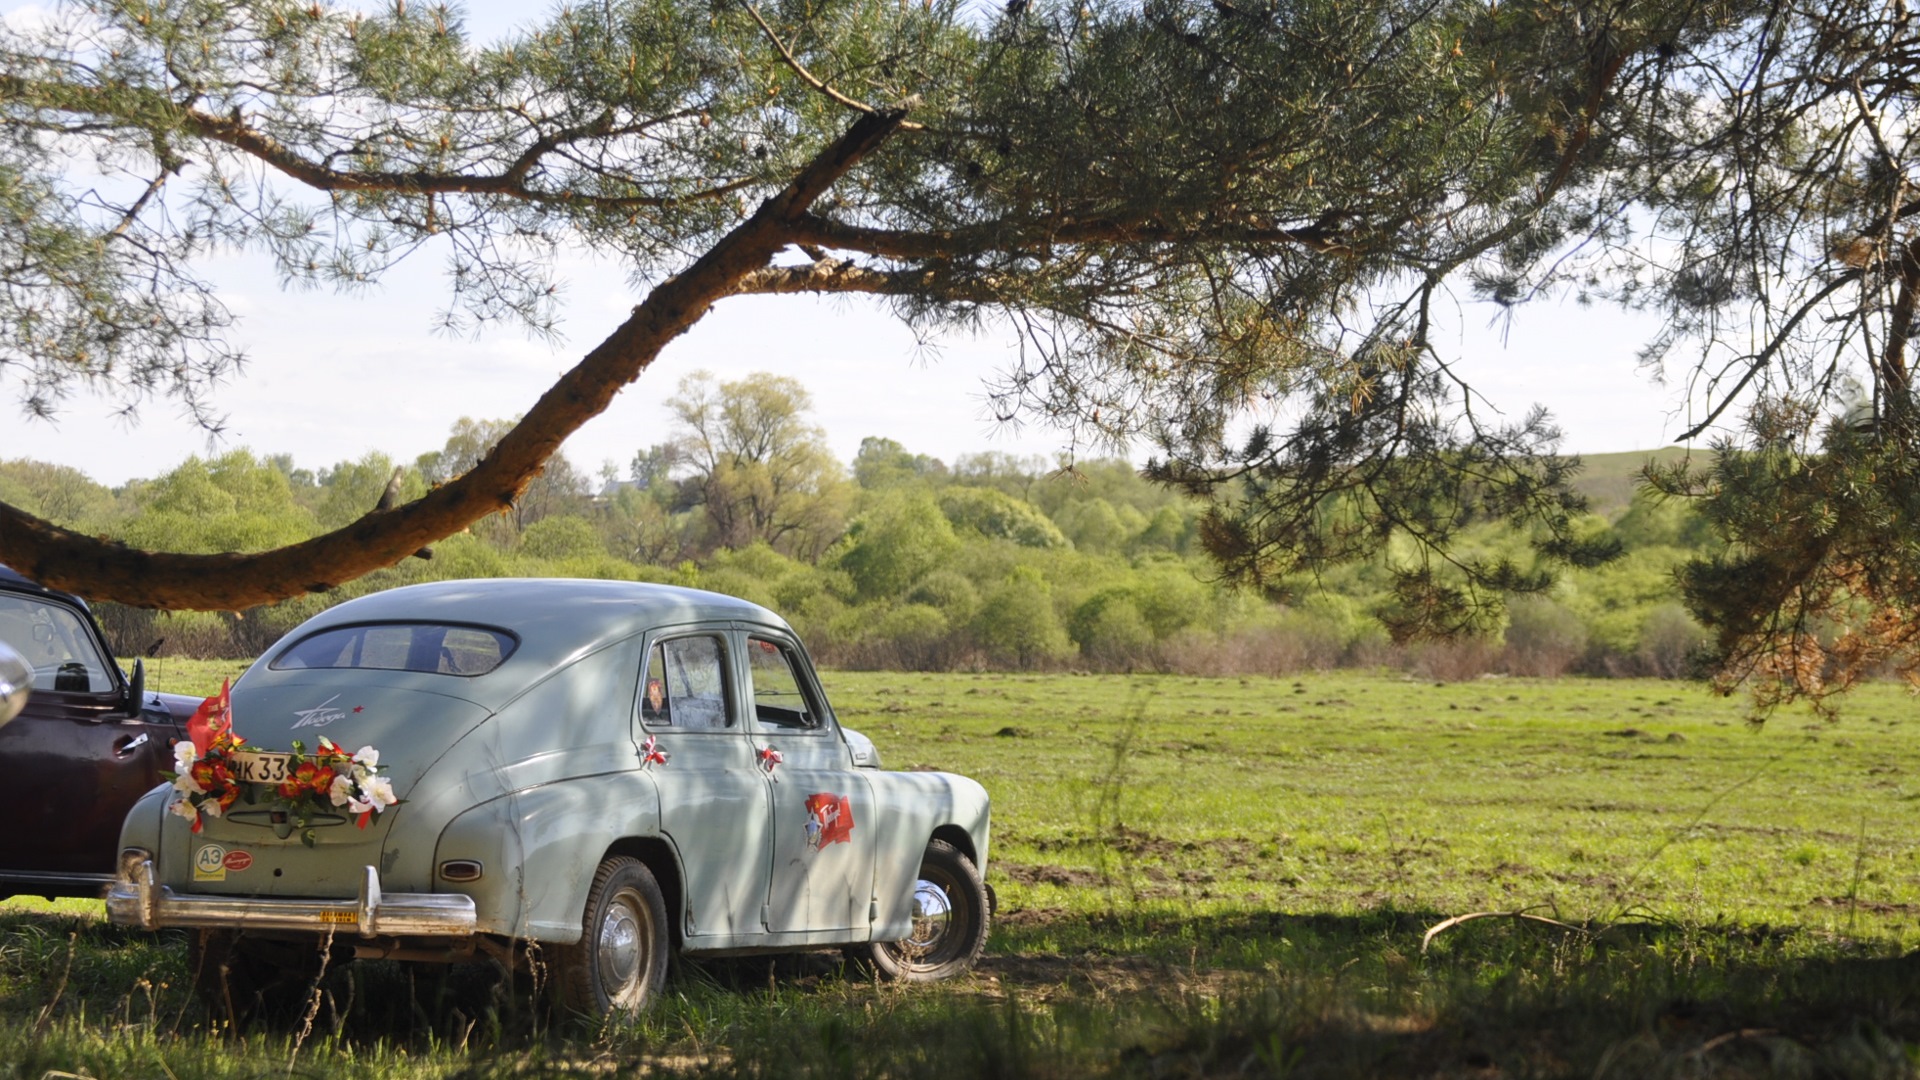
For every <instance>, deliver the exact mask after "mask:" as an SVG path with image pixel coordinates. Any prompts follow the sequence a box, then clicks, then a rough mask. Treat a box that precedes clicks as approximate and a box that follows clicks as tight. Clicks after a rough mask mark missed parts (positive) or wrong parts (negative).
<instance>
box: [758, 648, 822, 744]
mask: <svg viewBox="0 0 1920 1080" xmlns="http://www.w3.org/2000/svg"><path fill="white" fill-rule="evenodd" d="M747 670H748V671H749V672H750V673H751V674H752V676H753V713H754V718H755V719H756V720H758V721H759V722H760V725H761V726H762V727H774V728H790V729H801V728H811V727H818V726H819V725H820V711H819V710H818V709H817V708H815V707H814V704H813V698H812V695H811V694H809V693H808V692H807V688H806V686H805V684H804V683H802V682H801V681H800V672H799V664H798V662H797V661H796V659H795V657H794V655H793V651H792V650H791V649H790V648H789V647H787V646H786V645H784V644H782V643H780V642H777V641H769V640H767V639H766V638H757V637H750V638H748V639H747Z"/></svg>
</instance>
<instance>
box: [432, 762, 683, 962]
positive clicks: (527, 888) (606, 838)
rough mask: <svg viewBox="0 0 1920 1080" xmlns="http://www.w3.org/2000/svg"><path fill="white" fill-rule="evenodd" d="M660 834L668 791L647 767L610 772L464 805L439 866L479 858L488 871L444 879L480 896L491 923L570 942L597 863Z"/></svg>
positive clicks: (481, 925) (449, 888) (478, 904)
mask: <svg viewBox="0 0 1920 1080" xmlns="http://www.w3.org/2000/svg"><path fill="white" fill-rule="evenodd" d="M659 835H660V794H659V789H658V787H657V786H656V785H655V784H654V782H653V778H652V777H650V776H648V775H647V774H646V773H644V772H623V773H610V774H606V775H601V776H584V777H578V778H576V779H571V780H564V781H559V782H556V783H551V784H544V785H541V786H539V787H534V788H528V789H525V790H522V791H517V792H513V793H511V794H508V795H503V796H501V797H499V798H497V799H492V800H490V801H488V802H485V803H482V804H480V805H479V806H475V807H473V808H472V809H469V810H467V811H466V812H465V813H462V814H460V815H459V816H458V817H456V818H454V819H453V821H452V822H451V823H449V824H448V825H447V827H446V829H445V830H443V831H442V832H441V834H440V839H439V843H437V844H436V845H435V847H434V866H435V867H436V868H437V867H440V866H444V865H445V864H446V863H447V862H448V861H449V860H453V859H466V860H471V861H474V862H478V863H479V864H480V866H481V877H480V879H479V880H478V881H474V882H471V883H465V884H458V885H455V884H451V883H448V882H446V881H444V880H436V881H435V883H434V888H435V891H437V892H460V893H465V894H466V895H468V896H471V897H473V902H474V907H475V909H476V912H477V916H478V924H477V927H478V929H479V930H480V931H481V932H482V933H489V934H503V935H507V936H511V937H518V938H527V939H531V940H535V941H547V942H553V943H556V944H566V943H569V942H573V941H578V940H579V939H580V916H581V912H582V911H583V910H585V908H586V903H587V889H588V887H589V886H590V885H591V884H592V883H593V874H594V870H595V869H596V868H597V867H598V866H599V864H600V860H601V858H602V857H603V856H604V855H605V854H606V852H607V850H608V849H609V848H611V847H612V846H613V845H614V844H615V843H616V842H618V841H620V840H625V839H631V838H636V837H657V836H659Z"/></svg>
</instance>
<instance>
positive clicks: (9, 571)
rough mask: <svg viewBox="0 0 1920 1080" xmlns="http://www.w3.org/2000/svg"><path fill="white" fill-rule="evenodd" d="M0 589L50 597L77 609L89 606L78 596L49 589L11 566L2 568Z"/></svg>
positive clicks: (0, 567)
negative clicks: (63, 601)
mask: <svg viewBox="0 0 1920 1080" xmlns="http://www.w3.org/2000/svg"><path fill="white" fill-rule="evenodd" d="M0 589H5V590H7V591H9V592H30V593H38V594H39V595H41V596H50V597H54V598H56V599H59V600H65V601H66V602H67V603H70V604H73V605H75V606H77V607H82V608H84V607H86V606H87V602H86V601H85V600H82V599H80V598H79V597H78V596H75V595H74V594H72V593H70V592H61V591H60V590H59V589H49V588H47V587H46V586H45V585H42V584H40V583H39V582H37V581H35V580H33V579H32V578H30V577H27V576H26V575H24V574H22V573H20V572H19V571H17V570H15V569H13V568H12V567H10V566H0Z"/></svg>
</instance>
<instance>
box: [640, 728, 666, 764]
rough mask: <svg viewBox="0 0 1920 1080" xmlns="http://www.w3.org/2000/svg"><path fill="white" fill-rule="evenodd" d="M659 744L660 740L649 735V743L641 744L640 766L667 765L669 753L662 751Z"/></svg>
mask: <svg viewBox="0 0 1920 1080" xmlns="http://www.w3.org/2000/svg"><path fill="white" fill-rule="evenodd" d="M659 742H660V740H658V739H656V738H654V737H653V736H651V735H649V736H647V741H646V742H644V743H642V744H640V764H642V765H665V764H666V763H667V752H666V751H665V750H662V749H660V747H659Z"/></svg>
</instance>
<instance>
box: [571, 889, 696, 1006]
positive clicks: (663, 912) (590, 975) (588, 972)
mask: <svg viewBox="0 0 1920 1080" xmlns="http://www.w3.org/2000/svg"><path fill="white" fill-rule="evenodd" d="M581 927H582V930H583V933H582V934H581V935H580V940H579V941H578V942H576V943H574V944H572V945H562V946H561V947H560V949H559V950H558V957H557V961H558V963H557V965H556V970H555V971H554V991H555V993H556V994H557V995H558V997H559V1000H560V1004H561V1005H562V1006H563V1007H564V1008H566V1009H567V1010H569V1011H571V1012H575V1013H579V1014H581V1015H584V1016H590V1017H600V1016H607V1015H612V1014H624V1015H628V1016H633V1015H636V1014H638V1013H640V1012H641V1011H643V1010H645V1009H646V1008H647V1006H648V1005H650V1004H651V1003H652V1001H653V997H654V995H655V994H657V993H658V992H659V990H660V987H661V985H662V984H664V983H665V982H666V979H667V953H668V951H669V949H670V945H669V941H670V937H669V934H668V932H667V902H666V898H665V897H664V896H663V895H662V894H661V891H660V883H659V882H658V881H655V880H654V877H653V871H651V870H648V869H647V867H646V864H644V863H642V862H640V860H638V859H630V858H627V857H625V856H616V857H614V858H611V859H608V860H607V861H605V862H603V863H601V864H600V869H599V871H598V872H597V873H595V874H594V875H593V886H592V887H591V888H590V889H588V890H587V909H586V912H585V914H584V918H583V919H582V921H581Z"/></svg>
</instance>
